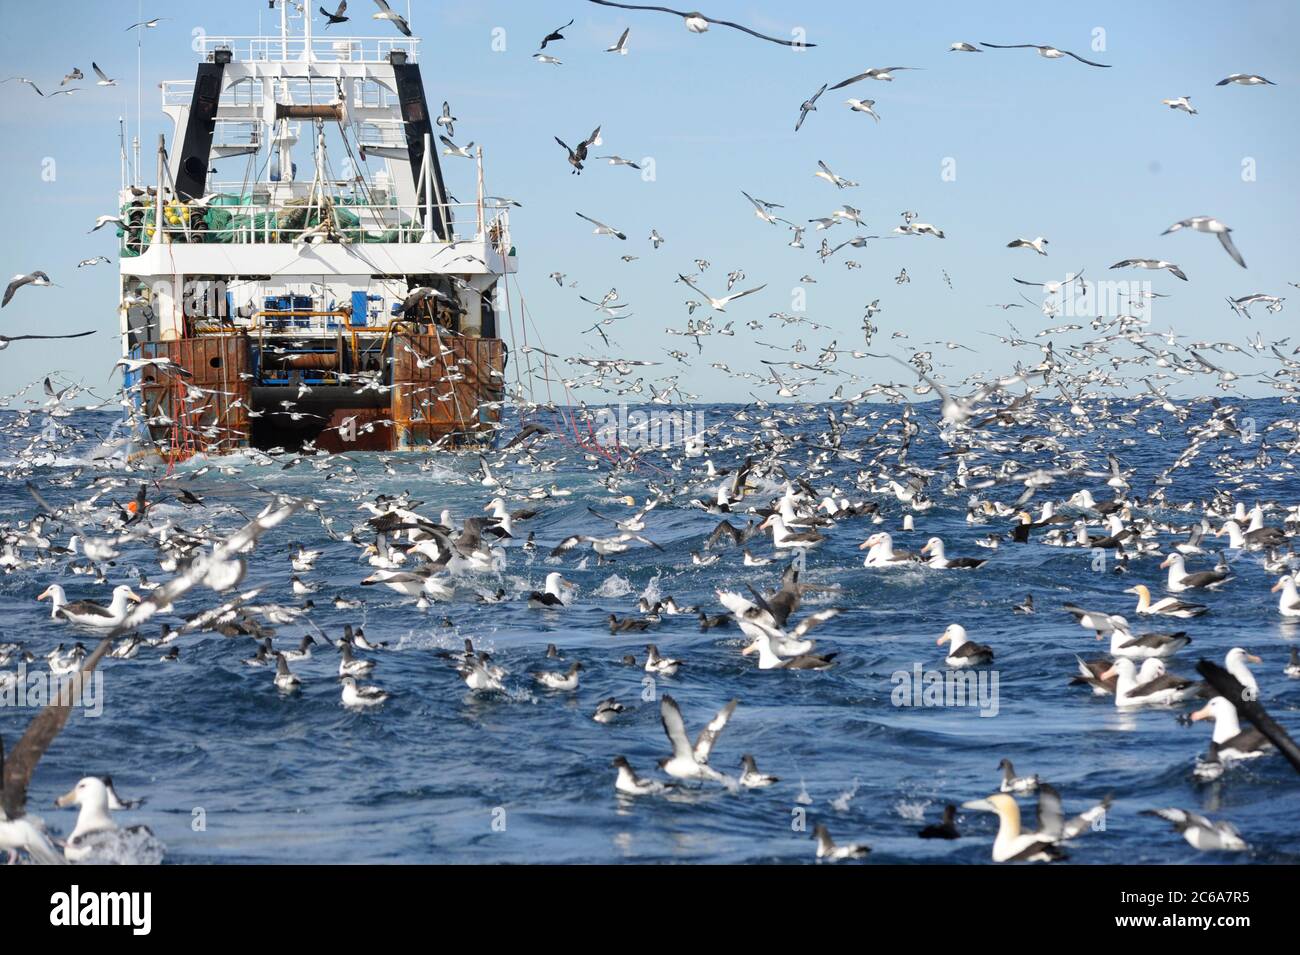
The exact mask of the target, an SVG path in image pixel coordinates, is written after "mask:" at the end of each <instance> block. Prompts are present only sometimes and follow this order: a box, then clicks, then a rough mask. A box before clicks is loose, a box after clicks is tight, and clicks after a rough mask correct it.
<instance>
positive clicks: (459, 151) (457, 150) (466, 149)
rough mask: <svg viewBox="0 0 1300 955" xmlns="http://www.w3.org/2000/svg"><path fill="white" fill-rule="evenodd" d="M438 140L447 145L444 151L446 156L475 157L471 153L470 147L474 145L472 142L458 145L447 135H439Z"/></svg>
mask: <svg viewBox="0 0 1300 955" xmlns="http://www.w3.org/2000/svg"><path fill="white" fill-rule="evenodd" d="M438 141H439V142H440V143H442V144H443V146H445V147H446V149H444V150H443V151H442V154H443V155H444V156H460V157H461V158H462V159H473V158H474V156H473V154H471V153H470V149H472V148H473V146H474V144H473V143H472V142H469V143H466V144H465V145H464V146H457V145H456V144H455V143H453V142H452V141H451V140H450V139H448V138H447V137H446V136H439V137H438Z"/></svg>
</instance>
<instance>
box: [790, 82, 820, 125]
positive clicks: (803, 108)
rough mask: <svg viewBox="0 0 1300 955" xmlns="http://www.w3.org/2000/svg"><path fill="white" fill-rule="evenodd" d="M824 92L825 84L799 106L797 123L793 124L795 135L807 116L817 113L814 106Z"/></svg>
mask: <svg viewBox="0 0 1300 955" xmlns="http://www.w3.org/2000/svg"><path fill="white" fill-rule="evenodd" d="M825 92H826V84H825V83H823V84H822V87H821V89H819V90H818V91H817V92H816V93H813V95H812V96H810V97H808V99H806V100H804V101H803V103H801V104H800V106H799V121H798V122H797V123H795V124H794V131H795V132H796V133H797V132H799V127H800V126H802V125H803V121H804V120H805V119H807V118H808V114H809V113H813V112H816V111H817V105H816V104H817V98H818V97H819V96H821V95H822V94H823V93H825Z"/></svg>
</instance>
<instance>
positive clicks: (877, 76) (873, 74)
mask: <svg viewBox="0 0 1300 955" xmlns="http://www.w3.org/2000/svg"><path fill="white" fill-rule="evenodd" d="M916 69H920V67H916V66H876V67H872V68H871V69H869V70H867V71H866V72H865V73H859V74H858V75H857V76H850V77H849V78H848V79H847V80H841V81H840V82H838V83H836V84H835V85H834V86H832V87H831V89H833V90H839V89H843V88H844V87H846V86H852V85H853V84H854V83H858V82H861V81H862V80H884V81H885V82H887V83H892V82H893V81H894V76H893V74H894V71H895V70H916Z"/></svg>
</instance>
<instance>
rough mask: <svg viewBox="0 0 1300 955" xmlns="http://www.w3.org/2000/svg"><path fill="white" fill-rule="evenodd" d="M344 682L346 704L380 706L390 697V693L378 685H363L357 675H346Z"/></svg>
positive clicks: (344, 703)
mask: <svg viewBox="0 0 1300 955" xmlns="http://www.w3.org/2000/svg"><path fill="white" fill-rule="evenodd" d="M342 682H343V705H344V706H349V707H365V706H378V705H379V704H381V703H383V702H384V701H385V700H387V699H388V696H389V695H388V693H386V692H385V691H383V690H381V689H380V688H379V687H377V686H362V685H361V684H359V683H357V681H356V677H352V676H345V677H343V679H342Z"/></svg>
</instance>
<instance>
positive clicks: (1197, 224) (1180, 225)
mask: <svg viewBox="0 0 1300 955" xmlns="http://www.w3.org/2000/svg"><path fill="white" fill-rule="evenodd" d="M1179 229H1193V230H1195V231H1196V232H1207V233H1209V234H1211V235H1217V236H1218V237H1219V242H1220V243H1221V244H1222V245H1223V248H1224V251H1226V252H1227V253H1228V254H1229V255H1230V256H1232V261H1234V262H1236V263H1237V264H1238V265H1240V266H1241V267H1242V268H1243V269H1244V268H1245V267H1246V260H1245V259H1243V258H1242V257H1241V253H1240V252H1238V251H1237V247H1236V246H1235V245H1233V244H1232V235H1231V233H1232V230H1231V229H1230V228H1228V227H1227V226H1226V225H1224V224H1223V223H1222V222H1220V221H1219V220H1218V219H1215V218H1214V217H1213V216H1192V218H1190V219H1182V220H1181V221H1179V222H1175V223H1174V224H1173V225H1171V226H1170V227H1169V228H1168V229H1166V230H1165V231H1164V232H1162V233H1160V234H1161V235H1168V234H1169V233H1171V232H1177V231H1178V230H1179Z"/></svg>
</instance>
